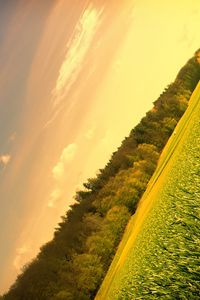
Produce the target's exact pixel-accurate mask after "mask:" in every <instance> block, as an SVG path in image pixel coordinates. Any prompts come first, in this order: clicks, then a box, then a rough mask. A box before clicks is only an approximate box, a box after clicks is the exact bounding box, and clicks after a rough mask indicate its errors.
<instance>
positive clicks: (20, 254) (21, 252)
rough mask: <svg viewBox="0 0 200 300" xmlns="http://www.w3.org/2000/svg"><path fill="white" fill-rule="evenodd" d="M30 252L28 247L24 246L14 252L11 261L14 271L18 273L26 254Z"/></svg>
mask: <svg viewBox="0 0 200 300" xmlns="http://www.w3.org/2000/svg"><path fill="white" fill-rule="evenodd" d="M29 251H30V247H28V246H27V245H26V244H25V245H23V246H22V247H20V248H18V249H17V250H16V256H15V258H14V261H13V265H14V267H15V269H16V270H17V271H18V272H20V270H21V268H22V267H23V265H24V263H25V262H26V259H27V258H26V257H27V253H28V252H29Z"/></svg>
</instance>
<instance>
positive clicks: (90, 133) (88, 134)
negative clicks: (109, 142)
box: [85, 126, 96, 140]
mask: <svg viewBox="0 0 200 300" xmlns="http://www.w3.org/2000/svg"><path fill="white" fill-rule="evenodd" d="M95 130H96V127H95V126H93V127H92V128H90V129H89V130H88V131H87V132H86V134H85V137H86V139H87V140H91V139H93V137H94V134H95Z"/></svg>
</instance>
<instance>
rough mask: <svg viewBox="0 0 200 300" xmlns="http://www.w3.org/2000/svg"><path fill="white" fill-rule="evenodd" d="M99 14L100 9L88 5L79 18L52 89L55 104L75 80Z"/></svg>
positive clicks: (91, 38) (94, 30)
mask: <svg viewBox="0 0 200 300" xmlns="http://www.w3.org/2000/svg"><path fill="white" fill-rule="evenodd" d="M101 14H102V10H101V11H100V12H98V11H97V10H96V9H95V8H94V7H93V6H92V5H90V6H89V7H88V8H87V9H86V10H85V11H84V13H83V15H82V17H81V19H80V20H79V22H78V24H77V26H76V28H75V30H74V33H73V35H72V38H71V40H70V41H69V42H68V44H67V47H66V56H65V59H64V62H63V63H62V66H61V68H60V71H59V76H58V79H57V82H56V87H55V90H54V91H53V103H54V105H55V106H56V105H58V104H59V103H60V101H61V100H62V99H63V98H64V97H65V96H66V94H67V92H68V91H69V89H70V88H71V87H72V85H73V83H74V82H75V80H76V78H77V76H78V74H79V72H80V70H81V68H82V64H83V63H84V58H85V56H86V54H87V51H88V49H89V48H90V45H91V42H92V40H93V37H94V35H95V33H96V30H97V28H98V26H99V24H100V22H101V20H100V16H101Z"/></svg>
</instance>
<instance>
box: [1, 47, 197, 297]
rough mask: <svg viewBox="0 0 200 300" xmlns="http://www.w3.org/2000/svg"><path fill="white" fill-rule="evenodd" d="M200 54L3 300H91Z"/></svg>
mask: <svg viewBox="0 0 200 300" xmlns="http://www.w3.org/2000/svg"><path fill="white" fill-rule="evenodd" d="M199 52H200V51H199V50H198V51H197V52H196V53H195V55H194V57H192V58H191V59H190V60H189V61H188V62H187V64H186V65H185V66H184V67H183V68H182V69H181V70H180V72H179V73H178V76H177V78H176V79H175V81H174V83H172V84H170V85H169V86H168V87H167V88H166V89H165V91H164V92H163V93H162V94H161V95H160V97H159V98H158V99H157V100H156V101H155V102H154V106H153V108H152V109H151V110H150V111H149V112H148V113H147V114H146V116H145V117H144V118H143V119H142V120H141V122H140V123H139V124H138V125H137V126H136V127H135V128H134V129H133V130H132V131H131V133H130V135H129V136H128V137H126V138H125V139H124V141H123V142H122V145H121V146H120V147H119V148H118V150H117V151H116V152H114V153H113V155H112V157H111V159H110V161H109V162H108V164H107V165H106V166H105V168H104V169H101V170H99V174H98V175H97V177H95V178H90V179H88V181H87V182H86V183H85V184H84V189H83V190H81V191H78V192H77V193H76V196H75V204H73V205H72V206H71V208H70V210H68V211H67V212H66V215H65V216H63V217H62V221H61V222H60V223H59V224H58V226H57V228H56V229H55V233H54V238H53V240H52V241H50V242H48V243H47V244H45V245H44V246H42V247H41V250H40V253H39V254H38V255H37V257H36V258H35V259H34V260H33V261H32V262H30V263H29V264H28V265H26V266H25V267H24V268H23V270H22V273H21V274H20V275H19V276H18V278H17V280H16V282H15V283H14V284H13V285H12V287H11V288H10V290H9V291H8V293H7V294H5V295H4V296H3V297H2V299H4V300H89V299H94V297H95V294H96V292H97V290H98V288H99V286H100V284H101V282H102V280H103V278H104V276H105V274H106V272H107V270H108V268H109V266H110V263H111V261H112V259H113V256H114V255H115V252H116V249H117V247H118V244H119V242H120V240H121V238H122V235H123V232H124V229H125V226H126V224H127V222H128V221H129V219H130V216H131V215H132V214H134V212H135V210H136V208H137V204H138V201H139V199H140V198H141V196H142V194H143V193H144V191H145V189H146V186H147V183H148V181H149V179H150V177H151V176H152V174H153V172H154V170H155V168H156V165H157V161H158V158H159V155H160V153H161V151H162V149H163V147H164V146H165V144H166V142H167V140H168V138H169V137H170V135H171V134H172V132H173V130H174V128H175V126H176V124H177V122H178V121H179V119H180V118H181V116H182V115H183V113H184V111H185V110H186V108H187V105H188V100H189V98H190V96H191V93H192V92H193V90H194V88H195V87H196V85H197V83H198V81H199V79H200V65H199V62H198V59H197V57H198V55H199ZM155 80H156V78H155Z"/></svg>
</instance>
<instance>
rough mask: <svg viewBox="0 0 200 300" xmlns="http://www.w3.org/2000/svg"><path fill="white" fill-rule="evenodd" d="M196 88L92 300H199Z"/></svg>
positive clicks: (199, 102) (199, 103) (199, 105)
mask: <svg viewBox="0 0 200 300" xmlns="http://www.w3.org/2000/svg"><path fill="white" fill-rule="evenodd" d="M199 259H200V83H199V84H198V86H197V88H196V89H195V91H194V93H193V95H192V97H191V99H190V102H189V106H188V109H187V111H186V112H185V114H184V116H183V117H182V118H181V120H180V121H179V123H178V125H177V127H176V129H175V131H174V134H172V136H171V138H170V139H169V141H168V143H167V145H166V147H165V148H164V150H163V152H162V154H161V157H160V160H159V163H158V167H157V169H156V171H155V173H154V174H153V176H152V178H151V180H150V182H149V184H148V187H147V190H146V192H145V194H144V195H143V197H142V199H141V201H140V203H139V206H138V209H137V211H136V213H135V215H134V216H133V217H132V218H131V220H130V222H129V224H128V226H127V228H126V231H125V233H124V236H123V239H122V241H121V243H120V245H119V248H118V251H117V253H116V255H115V258H114V260H113V263H112V264H111V267H110V269H109V271H108V273H107V276H106V277H105V279H104V282H103V284H102V286H101V288H100V290H99V292H98V294H97V296H96V298H95V299H96V300H126V299H127V300H128V299H135V300H137V299H191V300H192V299H200V264H199V261H200V260H199Z"/></svg>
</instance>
